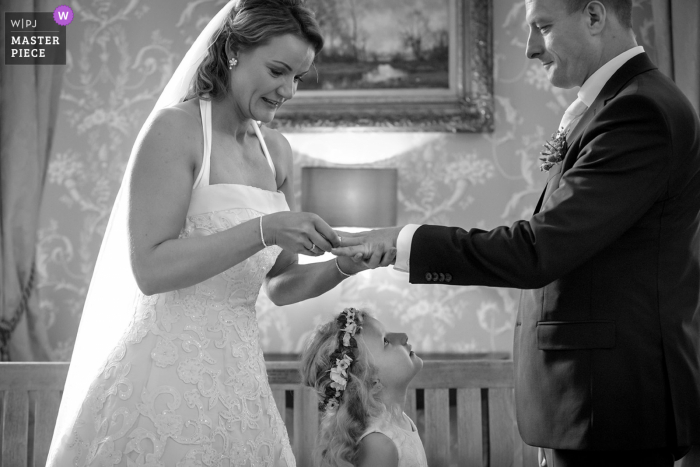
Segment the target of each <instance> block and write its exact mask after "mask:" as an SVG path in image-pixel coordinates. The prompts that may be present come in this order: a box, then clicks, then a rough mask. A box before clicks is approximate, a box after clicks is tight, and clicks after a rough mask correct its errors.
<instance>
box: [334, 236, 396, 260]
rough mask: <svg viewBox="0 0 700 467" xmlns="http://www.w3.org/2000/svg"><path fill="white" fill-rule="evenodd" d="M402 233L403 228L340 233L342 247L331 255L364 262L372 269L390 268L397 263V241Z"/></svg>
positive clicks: (335, 249)
mask: <svg viewBox="0 0 700 467" xmlns="http://www.w3.org/2000/svg"><path fill="white" fill-rule="evenodd" d="M400 231H401V227H390V228H388V229H377V230H368V231H366V232H357V233H350V232H338V235H339V236H340V237H341V242H340V247H338V248H333V249H332V250H331V253H333V254H334V255H336V256H348V257H350V258H352V259H353V261H356V262H357V261H362V263H363V264H364V265H365V266H367V267H368V268H370V269H374V268H376V267H378V266H389V265H390V264H394V263H395V262H396V239H397V238H398V237H399V232H400Z"/></svg>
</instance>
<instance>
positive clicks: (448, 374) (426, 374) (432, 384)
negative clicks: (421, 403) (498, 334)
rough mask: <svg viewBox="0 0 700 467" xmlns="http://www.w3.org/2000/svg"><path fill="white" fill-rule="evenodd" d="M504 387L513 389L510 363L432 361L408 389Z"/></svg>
mask: <svg viewBox="0 0 700 467" xmlns="http://www.w3.org/2000/svg"><path fill="white" fill-rule="evenodd" d="M411 387H413V388H426V389H431V388H508V387H513V361H512V360H461V361H460V360H435V361H427V362H424V363H423V369H422V370H421V371H420V372H419V373H418V374H417V375H416V377H415V378H414V379H413V381H411V384H410V385H409V388H411Z"/></svg>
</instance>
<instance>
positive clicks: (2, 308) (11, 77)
mask: <svg viewBox="0 0 700 467" xmlns="http://www.w3.org/2000/svg"><path fill="white" fill-rule="evenodd" d="M59 5H60V2H56V1H53V2H52V1H46V0H33V1H27V0H2V2H0V20H2V21H3V22H4V17H5V15H4V13H5V12H30V11H35V12H52V11H53V10H54V9H55V8H56V7H57V6H59ZM0 51H1V52H0V55H1V56H2V58H1V59H0V67H1V68H0V359H2V360H3V361H7V360H15V361H32V360H48V338H47V334H46V327H45V325H44V324H43V322H42V319H41V316H40V313H39V307H38V298H37V297H36V294H35V293H34V291H35V288H34V286H35V270H34V260H35V251H36V232H37V225H38V221H39V207H40V203H41V196H42V191H43V187H44V179H45V176H46V170H47V166H48V159H49V154H50V150H51V140H52V137H53V132H54V128H55V123H56V115H57V109H58V99H59V95H60V91H61V82H62V77H63V68H64V66H63V65H5V37H4V33H3V34H0Z"/></svg>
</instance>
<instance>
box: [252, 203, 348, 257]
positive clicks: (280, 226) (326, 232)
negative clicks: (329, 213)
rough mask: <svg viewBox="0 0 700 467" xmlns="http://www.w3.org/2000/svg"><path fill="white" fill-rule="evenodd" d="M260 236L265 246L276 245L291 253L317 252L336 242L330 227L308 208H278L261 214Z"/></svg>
mask: <svg viewBox="0 0 700 467" xmlns="http://www.w3.org/2000/svg"><path fill="white" fill-rule="evenodd" d="M262 236H263V238H264V240H265V244H266V245H267V246H270V245H278V246H280V247H281V248H283V249H285V250H287V251H290V252H292V253H298V254H301V255H308V256H320V255H322V254H323V253H324V252H329V251H331V249H332V248H334V247H338V246H340V240H339V239H338V235H337V234H336V233H335V232H334V231H333V229H331V227H330V226H329V225H328V224H327V223H326V222H325V221H324V220H323V219H321V218H320V217H319V216H317V215H316V214H313V213H309V212H289V211H281V212H275V213H272V214H268V215H266V216H263V218H262Z"/></svg>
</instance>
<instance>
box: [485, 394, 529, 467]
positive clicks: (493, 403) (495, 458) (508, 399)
mask: <svg viewBox="0 0 700 467" xmlns="http://www.w3.org/2000/svg"><path fill="white" fill-rule="evenodd" d="M488 394H489V395H488V398H489V445H490V449H489V458H490V462H491V463H490V466H491V467H511V466H514V465H516V464H515V453H516V449H515V446H516V441H515V436H516V435H517V428H516V424H515V406H514V402H515V399H514V393H513V389H512V388H497V389H489V391H488ZM519 439H520V437H519V436H518V442H519ZM521 458H522V456H521ZM521 463H522V459H521ZM520 465H522V464H520ZM520 465H518V467H520ZM535 465H537V464H535Z"/></svg>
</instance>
